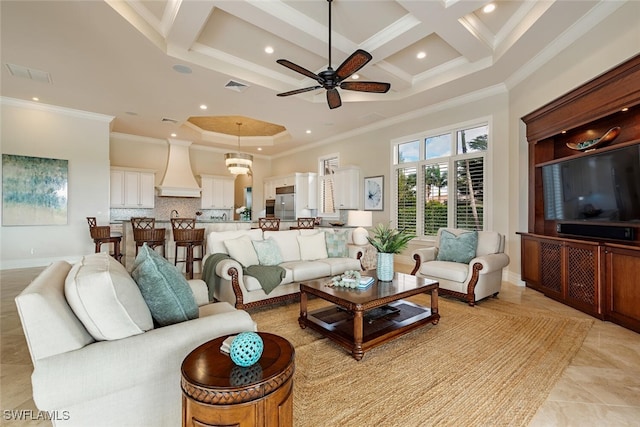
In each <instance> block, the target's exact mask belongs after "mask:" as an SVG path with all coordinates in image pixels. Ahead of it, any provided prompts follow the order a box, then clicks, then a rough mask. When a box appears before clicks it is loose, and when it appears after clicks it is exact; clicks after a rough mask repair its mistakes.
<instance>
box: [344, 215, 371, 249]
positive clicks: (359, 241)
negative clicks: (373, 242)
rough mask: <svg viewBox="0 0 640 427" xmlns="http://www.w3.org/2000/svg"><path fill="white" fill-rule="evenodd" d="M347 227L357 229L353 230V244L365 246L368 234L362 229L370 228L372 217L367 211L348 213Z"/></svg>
mask: <svg viewBox="0 0 640 427" xmlns="http://www.w3.org/2000/svg"><path fill="white" fill-rule="evenodd" d="M347 225H348V226H350V227H357V228H356V229H355V230H353V243H354V244H356V245H360V246H362V245H366V244H367V243H369V241H368V240H367V236H368V235H369V232H368V231H367V230H365V229H364V228H363V227H371V225H372V216H371V212H368V211H349V216H348V218H347Z"/></svg>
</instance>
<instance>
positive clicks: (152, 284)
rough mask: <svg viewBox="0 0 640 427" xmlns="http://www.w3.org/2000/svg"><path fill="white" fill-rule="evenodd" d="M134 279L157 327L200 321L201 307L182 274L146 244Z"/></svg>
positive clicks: (135, 265) (134, 273) (136, 262)
mask: <svg viewBox="0 0 640 427" xmlns="http://www.w3.org/2000/svg"><path fill="white" fill-rule="evenodd" d="M131 276H132V277H133V278H134V280H135V281H136V283H137V284H138V287H139V288H140V292H141V293H142V296H143V297H144V300H145V302H146V303H147V306H148V307H149V310H150V311H151V316H152V317H153V320H155V321H156V323H157V324H158V325H160V326H166V325H171V324H174V323H179V322H183V321H185V320H190V319H195V318H197V317H198V306H197V305H196V301H195V298H194V297H193V292H192V291H191V287H190V286H189V284H188V283H187V280H186V279H185V277H184V275H183V274H182V272H181V271H180V270H178V269H177V268H176V267H175V266H174V265H173V264H171V263H170V262H169V261H167V260H166V259H165V258H163V257H162V256H160V254H158V253H157V252H156V251H154V250H151V249H149V247H148V246H147V245H146V244H144V245H142V247H141V248H140V252H139V253H138V256H137V257H136V260H135V262H134V264H133V271H132V272H131Z"/></svg>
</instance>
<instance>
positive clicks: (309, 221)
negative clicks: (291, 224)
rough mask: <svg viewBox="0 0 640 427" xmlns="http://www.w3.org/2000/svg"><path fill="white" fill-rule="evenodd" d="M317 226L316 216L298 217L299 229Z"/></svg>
mask: <svg viewBox="0 0 640 427" xmlns="http://www.w3.org/2000/svg"><path fill="white" fill-rule="evenodd" d="M315 226H316V219H315V218H298V229H301V228H304V229H308V228H314V227H315Z"/></svg>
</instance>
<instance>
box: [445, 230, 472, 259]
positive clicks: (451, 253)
mask: <svg viewBox="0 0 640 427" xmlns="http://www.w3.org/2000/svg"><path fill="white" fill-rule="evenodd" d="M477 247H478V232H477V231H469V232H465V233H462V234H459V235H457V236H456V235H455V234H453V233H451V232H449V231H447V230H442V231H441V232H440V248H439V249H438V256H437V257H436V259H437V260H438V261H453V262H461V263H464V264H468V263H469V261H471V260H472V259H473V258H475V256H476V248H477Z"/></svg>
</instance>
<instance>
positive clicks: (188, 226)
mask: <svg viewBox="0 0 640 427" xmlns="http://www.w3.org/2000/svg"><path fill="white" fill-rule="evenodd" d="M171 228H172V229H173V241H174V242H175V244H176V249H175V253H174V262H173V264H174V265H178V263H179V262H184V263H186V270H187V277H188V278H189V279H193V262H194V261H200V263H202V259H203V258H204V228H196V219H195V218H172V219H171ZM198 247H199V248H200V256H199V257H196V256H194V249H195V248H198ZM178 248H185V252H186V254H185V258H184V259H178Z"/></svg>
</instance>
